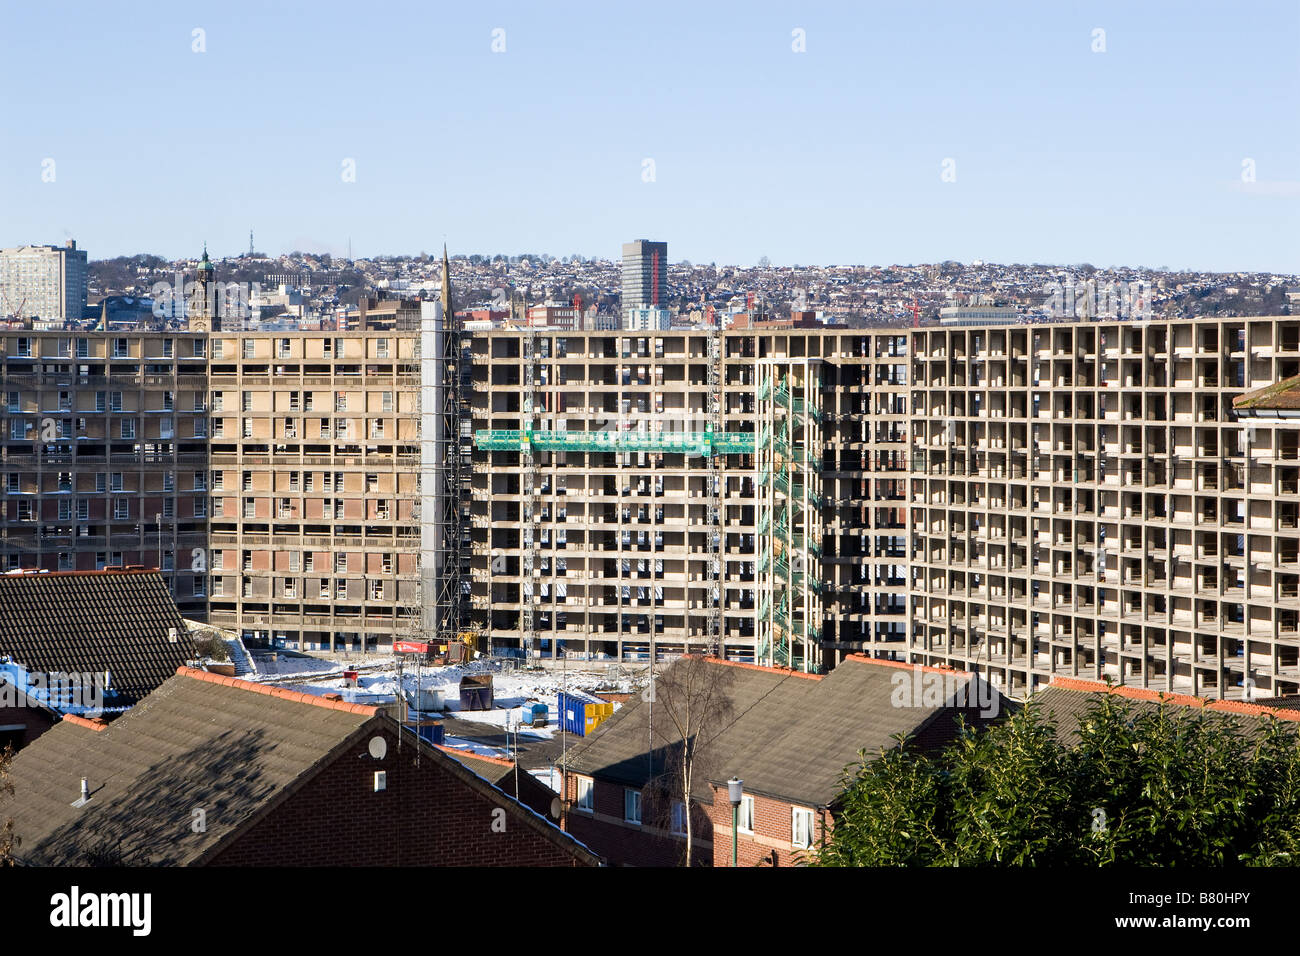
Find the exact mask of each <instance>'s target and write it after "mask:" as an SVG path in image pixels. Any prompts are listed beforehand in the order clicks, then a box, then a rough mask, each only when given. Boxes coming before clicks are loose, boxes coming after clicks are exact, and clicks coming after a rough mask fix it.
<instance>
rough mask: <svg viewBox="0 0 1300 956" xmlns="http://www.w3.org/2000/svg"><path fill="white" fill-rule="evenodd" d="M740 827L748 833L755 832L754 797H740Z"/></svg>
mask: <svg viewBox="0 0 1300 956" xmlns="http://www.w3.org/2000/svg"><path fill="white" fill-rule="evenodd" d="M739 828H740V829H741V830H744V831H745V832H746V833H753V832H754V798H753V797H741V798H740V823H739Z"/></svg>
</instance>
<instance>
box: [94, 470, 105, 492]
mask: <svg viewBox="0 0 1300 956" xmlns="http://www.w3.org/2000/svg"><path fill="white" fill-rule="evenodd" d="M95 490H96V491H97V492H99V493H100V494H101V495H102V494H103V493H104V492H105V491H107V490H108V476H107V475H106V474H104V473H103V472H100V473H99V474H97V475H96V476H95Z"/></svg>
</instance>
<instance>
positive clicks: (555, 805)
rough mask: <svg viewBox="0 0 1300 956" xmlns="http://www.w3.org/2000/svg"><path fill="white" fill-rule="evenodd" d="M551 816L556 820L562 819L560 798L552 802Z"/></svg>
mask: <svg viewBox="0 0 1300 956" xmlns="http://www.w3.org/2000/svg"><path fill="white" fill-rule="evenodd" d="M551 816H553V817H555V819H557V820H558V819H560V798H559V797H556V798H555V799H554V800H552V801H551Z"/></svg>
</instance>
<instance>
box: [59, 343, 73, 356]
mask: <svg viewBox="0 0 1300 956" xmlns="http://www.w3.org/2000/svg"><path fill="white" fill-rule="evenodd" d="M59 358H72V339H59Z"/></svg>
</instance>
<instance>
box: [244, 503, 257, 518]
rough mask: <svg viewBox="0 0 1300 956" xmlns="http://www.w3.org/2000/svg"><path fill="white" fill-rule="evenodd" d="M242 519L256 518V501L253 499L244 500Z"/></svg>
mask: <svg viewBox="0 0 1300 956" xmlns="http://www.w3.org/2000/svg"><path fill="white" fill-rule="evenodd" d="M244 517H245V518H256V517H257V499H255V498H245V499H244Z"/></svg>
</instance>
